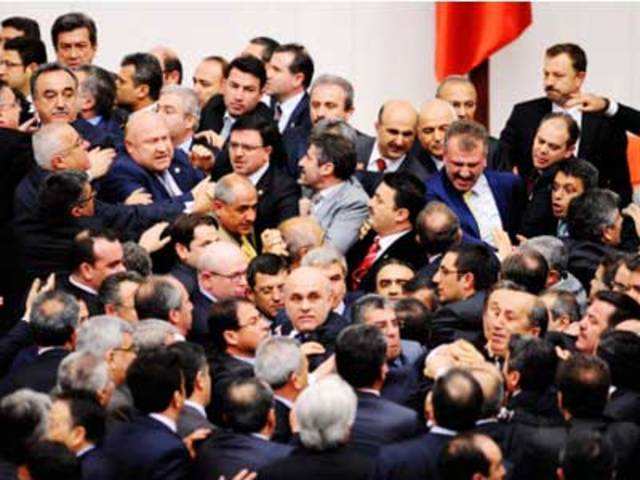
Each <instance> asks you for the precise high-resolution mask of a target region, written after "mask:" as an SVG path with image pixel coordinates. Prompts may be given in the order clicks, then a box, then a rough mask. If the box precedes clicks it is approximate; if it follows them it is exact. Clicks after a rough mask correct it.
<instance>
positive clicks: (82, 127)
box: [71, 118, 118, 148]
mask: <svg viewBox="0 0 640 480" xmlns="http://www.w3.org/2000/svg"><path fill="white" fill-rule="evenodd" d="M71 126H72V127H73V128H74V129H75V130H76V131H77V132H78V134H79V135H80V136H81V137H82V138H83V139H84V140H86V141H87V142H89V143H90V144H91V147H90V148H95V147H100V148H114V147H116V146H117V145H118V141H117V139H116V138H115V137H114V136H113V135H112V134H110V133H108V132H107V131H105V130H103V129H101V128H98V127H97V126H95V125H92V124H91V123H89V122H87V121H86V120H85V119H83V118H77V119H76V120H74V121H73V122H71Z"/></svg>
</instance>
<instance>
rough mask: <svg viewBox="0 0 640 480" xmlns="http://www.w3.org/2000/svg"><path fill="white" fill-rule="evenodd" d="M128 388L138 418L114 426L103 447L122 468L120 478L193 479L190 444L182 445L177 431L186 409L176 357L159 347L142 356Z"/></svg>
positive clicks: (133, 367) (131, 372)
mask: <svg viewBox="0 0 640 480" xmlns="http://www.w3.org/2000/svg"><path fill="white" fill-rule="evenodd" d="M127 385H128V386H129V389H130V390H131V394H132V396H133V403H134V406H135V408H136V409H137V410H138V415H137V416H135V417H134V419H133V420H132V421H131V422H121V423H119V424H118V425H116V426H114V428H113V429H112V430H111V431H110V432H109V433H108V434H107V436H106V438H105V441H104V445H103V448H104V451H105V453H106V454H107V455H108V456H109V457H110V458H111V459H112V460H113V461H114V462H115V463H116V465H117V466H118V469H119V476H118V477H117V478H131V479H134V478H148V479H154V480H160V479H164V480H167V479H174V480H186V479H188V478H191V477H190V474H191V459H190V457H189V451H188V450H187V446H186V445H190V444H189V442H187V441H185V442H184V443H183V441H182V439H181V438H180V436H179V435H178V434H177V433H176V422H177V420H178V417H179V415H180V411H181V410H182V407H183V405H184V380H183V376H182V372H181V370H180V361H179V358H178V355H177V353H175V352H171V351H167V350H160V349H158V350H150V351H147V352H143V353H142V354H141V355H139V356H138V357H137V358H136V359H135V360H134V361H133V363H132V364H131V366H130V367H129V370H128V371H127ZM191 448H193V447H192V446H191Z"/></svg>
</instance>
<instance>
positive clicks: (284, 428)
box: [271, 397, 292, 444]
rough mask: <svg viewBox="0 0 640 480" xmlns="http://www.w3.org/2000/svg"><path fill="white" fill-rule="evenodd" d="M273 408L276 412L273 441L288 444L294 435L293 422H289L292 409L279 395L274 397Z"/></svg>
mask: <svg viewBox="0 0 640 480" xmlns="http://www.w3.org/2000/svg"><path fill="white" fill-rule="evenodd" d="M273 408H274V409H275V412H276V429H275V430H274V432H273V435H272V436H271V441H273V442H278V443H285V444H288V443H290V442H291V437H292V432H291V424H290V423H289V414H290V413H291V409H290V408H289V407H288V406H287V405H286V404H285V403H283V402H281V401H280V400H279V399H278V398H277V397H276V398H274V401H273Z"/></svg>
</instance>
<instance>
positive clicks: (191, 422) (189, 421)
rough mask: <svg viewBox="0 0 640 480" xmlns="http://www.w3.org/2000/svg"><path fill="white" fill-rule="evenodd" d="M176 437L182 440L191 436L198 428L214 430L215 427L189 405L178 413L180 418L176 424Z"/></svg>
mask: <svg viewBox="0 0 640 480" xmlns="http://www.w3.org/2000/svg"><path fill="white" fill-rule="evenodd" d="M177 427H178V435H180V437H182V438H184V437H187V436H189V435H191V434H192V433H193V432H195V431H196V430H198V429H199V428H209V429H211V430H214V429H215V427H214V426H213V423H211V422H210V421H209V419H208V418H207V417H205V416H203V415H202V414H201V413H200V412H199V411H198V410H196V409H195V408H193V407H192V406H191V405H185V406H184V407H182V410H181V411H180V416H179V417H178V422H177Z"/></svg>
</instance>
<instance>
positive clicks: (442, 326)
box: [430, 291, 486, 348]
mask: <svg viewBox="0 0 640 480" xmlns="http://www.w3.org/2000/svg"><path fill="white" fill-rule="evenodd" d="M485 297H486V292H484V291H480V292H476V293H475V294H473V295H472V296H471V297H469V298H467V299H465V300H460V301H458V302H451V303H448V304H446V305H443V306H442V307H440V308H439V309H438V310H437V311H436V313H435V315H434V316H433V319H432V321H431V341H430V346H431V347H432V348H435V347H437V346H438V345H442V344H443V343H450V342H453V341H454V340H458V339H461V338H462V339H465V340H468V341H469V342H471V343H472V344H473V345H478V344H479V343H481V342H482V339H483V338H484V333H483V331H482V309H483V306H484V300H485Z"/></svg>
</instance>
